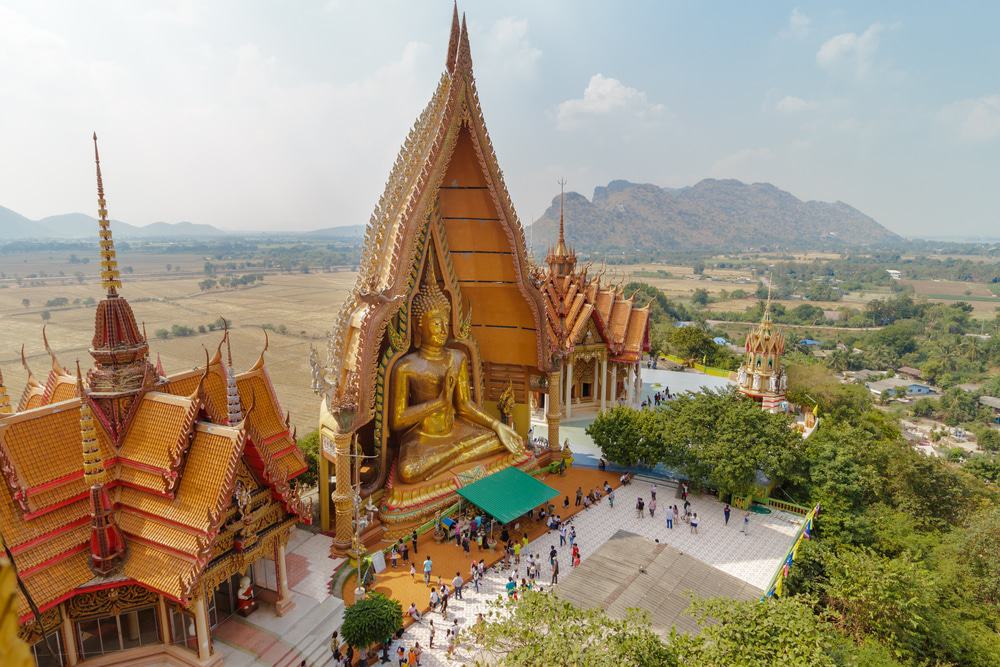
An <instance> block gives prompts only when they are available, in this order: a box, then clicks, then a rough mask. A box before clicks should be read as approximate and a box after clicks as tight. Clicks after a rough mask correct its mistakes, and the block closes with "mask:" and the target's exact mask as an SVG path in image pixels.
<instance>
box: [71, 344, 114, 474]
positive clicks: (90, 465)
mask: <svg viewBox="0 0 1000 667" xmlns="http://www.w3.org/2000/svg"><path fill="white" fill-rule="evenodd" d="M76 391H77V393H78V394H79V395H80V446H81V447H82V449H83V480H84V482H85V483H86V484H87V486H99V485H101V484H104V482H105V481H106V480H107V472H106V471H105V470H104V461H103V460H102V459H101V446H100V444H99V443H98V442H97V428H96V427H95V426H94V413H93V411H92V410H91V408H90V401H89V400H88V399H87V394H86V392H85V391H84V389H83V374H82V373H81V372H80V360H79V359H78V360H77V362H76Z"/></svg>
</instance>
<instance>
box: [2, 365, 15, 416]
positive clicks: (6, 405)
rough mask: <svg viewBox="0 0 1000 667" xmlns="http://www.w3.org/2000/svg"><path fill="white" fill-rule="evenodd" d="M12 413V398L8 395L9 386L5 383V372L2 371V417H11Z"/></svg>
mask: <svg viewBox="0 0 1000 667" xmlns="http://www.w3.org/2000/svg"><path fill="white" fill-rule="evenodd" d="M12 412H13V410H12V409H11V407H10V396H8V395H7V385H5V384H4V382H3V371H2V370H0V415H9V414H11V413H12Z"/></svg>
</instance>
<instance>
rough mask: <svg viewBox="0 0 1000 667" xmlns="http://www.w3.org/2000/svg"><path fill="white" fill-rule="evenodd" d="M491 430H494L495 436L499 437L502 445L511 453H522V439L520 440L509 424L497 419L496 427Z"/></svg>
mask: <svg viewBox="0 0 1000 667" xmlns="http://www.w3.org/2000/svg"><path fill="white" fill-rule="evenodd" d="M493 430H494V431H496V434H497V437H498V438H500V442H502V443H503V446H504V447H506V448H507V449H509V450H510V451H511V453H512V454H523V453H524V441H523V440H521V436H519V435H518V434H517V432H516V431H515V430H514V429H512V428H511V427H510V426H507V425H506V424H504V423H503V422H500V421H497V422H496V427H495V428H494V429H493Z"/></svg>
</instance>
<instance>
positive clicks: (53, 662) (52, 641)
mask: <svg viewBox="0 0 1000 667" xmlns="http://www.w3.org/2000/svg"><path fill="white" fill-rule="evenodd" d="M47 639H48V646H46V644H45V639H39V640H38V641H37V642H35V643H34V644H32V645H31V655H32V656H33V657H34V658H35V664H36V665H37V666H38V667H63V665H65V664H66V663H65V662H64V658H63V646H62V633H61V632H59V630H53V631H52V632H50V633H49V634H48V637H47ZM49 647H51V650H52V651H55V655H52V653H50V648H49Z"/></svg>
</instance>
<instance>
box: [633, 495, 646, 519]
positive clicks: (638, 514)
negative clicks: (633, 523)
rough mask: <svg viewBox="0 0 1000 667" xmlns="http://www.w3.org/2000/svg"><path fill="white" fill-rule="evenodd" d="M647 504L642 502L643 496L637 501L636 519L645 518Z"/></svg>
mask: <svg viewBox="0 0 1000 667" xmlns="http://www.w3.org/2000/svg"><path fill="white" fill-rule="evenodd" d="M644 508H645V503H643V501H642V496H640V497H638V498H636V499H635V518H636V519H641V518H642V517H643V516H645V510H644Z"/></svg>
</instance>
